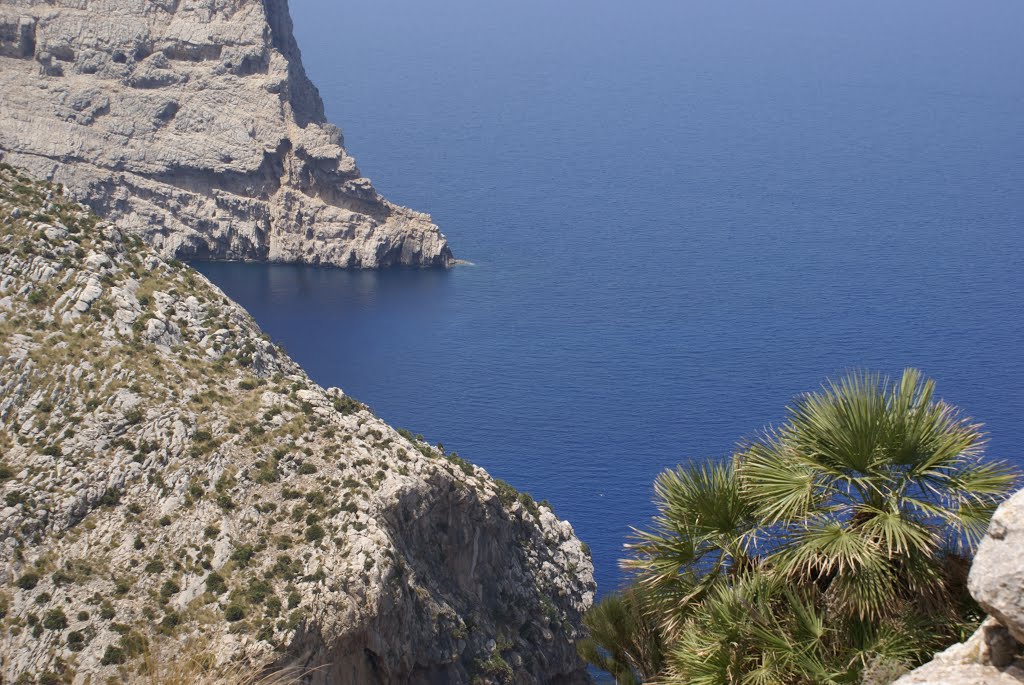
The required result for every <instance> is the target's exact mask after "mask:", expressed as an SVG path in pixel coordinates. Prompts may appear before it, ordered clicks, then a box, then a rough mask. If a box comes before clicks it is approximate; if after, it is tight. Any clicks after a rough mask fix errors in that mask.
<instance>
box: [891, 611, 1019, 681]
mask: <svg viewBox="0 0 1024 685" xmlns="http://www.w3.org/2000/svg"><path fill="white" fill-rule="evenodd" d="M1019 651H1020V645H1018V644H1017V643H1016V642H1015V641H1014V640H1013V638H1012V637H1010V635H1009V634H1008V633H1007V632H1006V629H1005V628H1003V627H1002V626H1000V625H999V623H998V622H997V621H996V620H995V619H993V618H988V619H986V620H985V622H984V623H983V624H982V626H981V627H980V628H979V629H978V630H977V631H976V632H975V633H974V635H972V636H971V637H970V638H969V639H968V640H967V642H963V643H960V644H956V645H953V646H952V647H950V648H949V649H947V650H945V651H944V652H940V653H939V654H936V655H935V658H934V659H932V660H931V661H930V662H928V663H927V664H925V665H924V666H921V667H920V668H918V669H916V670H914V671H912V672H910V673H908V674H907V675H905V676H903V677H902V678H900V679H899V680H897V681H896V683H895V685H1020V683H1022V682H1024V669H1022V668H1021V667H1020V665H1019V664H1018V663H1016V661H1015V660H1016V659H1017V658H1018V656H1019Z"/></svg>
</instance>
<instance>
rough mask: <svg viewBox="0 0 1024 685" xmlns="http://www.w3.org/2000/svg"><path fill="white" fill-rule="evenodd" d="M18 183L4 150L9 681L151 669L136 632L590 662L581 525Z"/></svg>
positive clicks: (253, 659) (189, 279)
mask: <svg viewBox="0 0 1024 685" xmlns="http://www.w3.org/2000/svg"><path fill="white" fill-rule="evenodd" d="M25 187H29V186H27V181H26V180H17V179H14V178H13V175H12V173H11V171H10V170H9V169H5V168H0V306H2V307H3V308H4V312H5V314H6V315H7V318H5V319H3V320H0V467H2V468H0V609H2V613H0V615H2V616H4V619H3V621H4V624H3V626H4V630H0V682H2V683H13V682H20V681H19V680H18V679H19V678H21V677H22V676H23V675H25V674H27V677H28V681H27V682H31V683H36V682H40V681H39V680H38V677H39V676H40V675H41V674H43V673H45V672H46V671H54V672H57V671H59V670H60V668H61V664H63V665H64V668H67V669H71V670H73V672H74V676H73V678H72V680H73V682H74V683H75V684H76V685H82V684H83V683H86V682H90V683H93V684H95V683H106V682H108V679H109V678H112V677H114V676H116V675H117V674H118V673H119V672H120V673H122V674H123V676H124V677H125V681H124V682H148V681H147V680H145V679H143V680H142V681H140V680H139V676H138V675H137V674H138V668H139V666H140V662H141V660H142V658H143V657H142V656H141V655H136V656H129V655H126V654H123V652H124V650H125V649H126V647H125V640H126V639H128V638H130V637H131V636H133V635H136V634H138V635H140V636H142V637H145V638H146V639H147V640H149V643H150V651H151V653H153V654H156V655H157V656H159V655H161V654H162V655H164V658H172V659H173V658H177V654H178V652H179V651H180V650H181V649H183V648H185V647H187V646H189V645H191V647H192V648H195V649H201V650H202V651H204V652H206V653H207V654H208V655H209V656H210V657H211V658H213V659H214V660H215V661H216V662H218V663H226V662H229V661H232V660H236V659H237V660H243V661H247V662H249V663H252V664H254V665H257V664H267V663H270V664H273V665H279V666H285V665H298V666H301V667H308V668H313V669H317V670H314V671H313V672H312V675H311V682H312V683H315V684H318V685H328V684H330V685H349V684H351V685H357V684H358V685H362V684H363V683H370V684H377V685H389V684H392V683H394V684H398V683H403V684H405V683H408V684H412V685H419V684H423V685H426V684H428V683H431V684H432V683H453V684H466V685H468V684H469V683H474V685H486V684H488V683H494V684H497V683H516V684H522V685H527V684H534V683H536V684H540V683H550V684H551V685H570V684H572V683H581V682H588V678H587V676H586V673H585V671H584V670H583V669H582V664H581V662H580V660H579V658H578V657H577V655H576V651H575V641H576V639H577V637H578V636H579V634H580V633H579V631H580V623H581V617H582V613H583V612H584V611H585V610H586V609H587V608H588V607H589V606H590V604H591V602H592V600H593V595H594V589H595V588H594V580H593V565H592V563H591V560H590V556H589V553H588V552H587V551H586V549H585V547H584V545H583V544H582V543H581V542H580V541H579V540H578V539H577V538H576V536H575V534H574V532H573V529H572V526H570V525H569V524H568V523H566V522H563V521H560V520H559V519H558V518H557V517H556V516H555V515H554V514H553V513H552V512H551V511H550V510H549V509H548V508H547V507H544V506H538V505H536V504H534V503H533V501H532V500H530V499H528V498H526V497H517V494H516V493H515V492H514V491H511V490H510V489H508V488H507V486H506V487H500V485H499V484H498V483H496V482H495V481H494V480H493V479H491V477H490V476H489V475H488V474H487V473H486V472H485V471H484V470H483V469H481V468H479V467H475V466H473V465H471V464H469V463H466V462H462V461H461V460H458V459H456V458H453V457H450V456H448V457H446V456H445V455H443V454H441V453H439V452H438V451H437V450H436V449H434V448H431V447H429V446H428V445H426V444H424V443H422V442H415V441H410V440H408V439H406V437H403V435H401V434H399V433H398V432H396V431H395V430H394V429H393V428H391V427H390V426H388V425H387V424H385V423H384V422H383V421H381V420H380V419H379V418H377V417H375V416H374V415H373V414H372V413H370V412H369V411H368V410H367V409H366V407H364V406H362V405H360V404H358V403H356V402H354V400H352V399H351V398H349V397H346V396H345V394H344V393H343V392H342V391H341V390H339V389H337V388H330V389H327V390H325V389H323V388H321V387H319V386H318V385H316V384H315V383H313V382H312V381H311V380H310V379H309V377H308V376H307V375H306V374H305V373H304V372H303V370H302V369H301V368H300V367H299V366H298V365H297V364H295V362H293V361H292V360H291V359H289V358H288V357H287V355H285V354H284V353H283V351H281V350H280V349H279V348H278V347H277V346H275V345H274V344H273V343H272V342H270V341H269V340H268V339H267V338H266V336H265V335H264V334H262V332H261V331H260V330H259V328H258V327H257V326H256V324H255V323H254V322H253V321H252V319H251V318H250V317H249V316H248V314H246V312H245V311H244V310H243V309H241V307H239V306H238V305H237V304H235V303H234V302H231V301H230V300H229V299H228V298H227V297H225V296H224V293H222V292H221V291H220V290H218V289H217V288H216V287H215V286H214V285H212V284H211V283H210V282H209V281H207V280H206V279H205V278H203V276H202V275H200V274H198V273H196V272H194V271H192V270H191V269H189V268H188V267H185V266H183V265H176V264H174V263H172V262H168V261H164V260H162V259H159V258H158V257H157V256H156V255H155V254H153V252H152V251H151V250H150V249H149V248H148V247H146V246H145V245H144V244H143V243H142V241H140V240H136V239H134V238H131V237H130V236H126V235H124V234H122V233H121V232H120V231H119V230H118V229H116V228H114V227H112V226H108V225H105V224H103V223H100V224H98V225H92V222H91V220H88V219H86V218H84V217H85V214H84V212H82V211H81V210H80V209H78V208H76V207H75V206H74V205H71V204H70V203H61V202H60V198H59V197H58V196H57V195H56V192H55V191H48V190H47V189H45V188H44V189H43V190H42V191H38V190H29V191H23V190H20V189H21V188H25ZM35 187H36V188H38V186H35ZM16 188H17V189H18V190H15V189H16ZM15 200H17V201H15ZM15 208H20V209H21V210H22V211H19V212H17V213H18V215H19V217H20V218H18V219H15V218H14V214H15V212H14V211H13V210H14V209H15ZM58 216H59V217H60V218H59V220H60V221H62V222H64V223H65V224H66V225H67V228H68V229H69V230H68V233H66V234H62V233H60V232H56V233H54V232H52V231H48V230H47V227H48V226H50V225H52V223H51V222H53V221H55V220H57V217H58ZM100 257H102V258H100ZM97 291H98V292H97ZM83 302H84V303H86V304H87V306H86V307H85V308H84V310H83V309H82V308H80V307H79V303H83ZM72 312H73V313H74V314H75V316H66V315H67V314H69V313H72ZM31 574H35V575H36V576H37V578H36V580H35V582H34V583H30V582H25V579H26V578H27V577H31ZM218 578H220V580H218ZM232 605H237V606H238V607H240V608H241V610H242V614H243V616H242V617H241V618H240V620H234V621H233V620H229V619H230V618H231V616H232V614H231V613H230V612H229V611H228V609H229V607H231V606H232ZM55 611H61V612H63V615H64V617H65V619H66V622H67V625H66V626H63V627H61V626H60V625H59V624H58V623H59V622H58V623H54V622H52V621H51V622H49V623H47V624H46V625H48V626H49V627H46V626H44V623H45V617H46V616H48V615H50V614H51V613H52V612H55ZM235 618H238V617H237V616H235ZM158 627H159V628H158ZM126 632H127V635H128V638H126V637H125V635H124V633H126ZM129 643H131V640H129ZM135 644H137V641H136V642H135ZM110 650H121V651H122V656H124V658H125V661H126V663H125V664H124V665H123V666H120V667H119V666H118V665H117V663H116V662H115V661H112V660H111V655H114V656H117V652H111V651H110ZM168 655H170V656H169V657H168ZM105 656H106V657H107V658H106V661H107V663H106V664H104V663H103V661H104V657H105ZM116 682H121V681H116Z"/></svg>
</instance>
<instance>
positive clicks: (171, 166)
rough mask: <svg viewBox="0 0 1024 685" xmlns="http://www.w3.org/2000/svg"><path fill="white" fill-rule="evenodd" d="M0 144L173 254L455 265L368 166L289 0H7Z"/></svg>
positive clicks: (2, 17)
mask: <svg viewBox="0 0 1024 685" xmlns="http://www.w3.org/2000/svg"><path fill="white" fill-rule="evenodd" d="M0 92H2V93H3V97H2V98H0V155H2V156H3V159H4V161H6V162H9V163H11V164H14V165H16V166H19V167H22V168H24V169H27V170H28V171H29V172H30V173H31V174H32V175H33V176H35V177H38V178H47V179H50V180H53V181H55V182H59V183H62V184H64V185H65V186H66V187H67V188H68V189H69V190H70V191H71V193H72V194H73V196H74V197H75V198H76V199H79V200H82V201H85V202H86V203H88V205H89V206H90V207H91V208H92V209H94V210H95V211H97V212H98V213H100V214H101V215H103V216H104V217H105V218H107V219H110V220H116V221H118V224H119V226H121V227H122V228H125V229H127V230H130V231H133V232H136V233H138V234H140V235H142V236H143V237H145V239H146V240H147V241H148V242H149V243H150V244H151V245H153V246H154V247H155V248H157V250H159V251H160V252H161V253H162V254H163V255H165V256H175V257H196V258H212V259H246V260H273V261H285V262H303V263H309V264H330V265H336V266H341V267H351V268H379V267H387V266H393V265H412V266H439V267H447V266H449V265H450V264H451V263H452V261H453V260H452V254H451V251H450V250H449V248H448V244H447V241H446V239H445V237H444V235H442V234H441V232H440V231H439V230H438V228H437V226H435V225H434V224H433V223H432V222H431V219H430V217H429V216H428V215H426V214H421V213H419V212H415V211H412V210H409V209H406V208H404V207H398V206H396V205H394V204H392V203H390V202H388V201H387V200H385V199H384V198H383V197H381V196H380V195H379V194H378V193H377V191H376V190H375V189H374V187H373V185H372V184H371V183H370V181H369V180H368V179H366V178H363V177H362V176H361V175H360V172H359V170H358V168H357V167H356V164H355V160H353V158H352V157H350V156H349V155H348V154H347V153H346V152H345V149H344V141H343V139H342V135H341V132H340V131H339V130H338V129H337V128H336V127H335V126H332V125H331V124H328V123H327V122H326V120H325V118H324V109H323V103H322V102H321V100H320V96H319V93H318V92H317V90H316V88H315V87H314V86H313V84H312V83H311V82H310V80H309V79H308V78H307V76H306V73H305V71H304V69H303V66H302V61H301V57H300V54H299V49H298V46H297V45H296V42H295V38H294V36H293V34H292V24H291V19H290V16H289V13H288V4H287V1H286V0H262V1H261V0H158V1H152V0H53V1H46V2H42V1H36V0H0Z"/></svg>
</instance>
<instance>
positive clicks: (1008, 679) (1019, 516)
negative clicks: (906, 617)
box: [896, 490, 1024, 685]
mask: <svg viewBox="0 0 1024 685" xmlns="http://www.w3.org/2000/svg"><path fill="white" fill-rule="evenodd" d="M968 588H969V589H970V592H971V595H972V596H973V597H974V599H976V600H977V601H978V604H980V605H981V607H982V608H983V609H985V611H986V612H988V614H989V617H988V618H987V619H985V622H984V623H983V624H982V626H981V628H979V629H978V631H977V632H976V633H975V634H974V635H973V636H972V637H971V638H970V639H969V640H968V641H967V642H965V643H963V644H957V645H953V646H952V647H950V648H949V649H947V650H946V651H944V652H942V653H941V654H937V655H936V657H935V659H934V660H932V661H931V662H929V663H927V664H925V665H924V666H922V667H921V668H918V669H917V670H915V671H913V672H911V673H910V674H908V675H906V676H904V677H903V678H900V679H899V680H897V681H896V683H897V685H982V684H991V685H1019V684H1020V683H1024V658H1022V657H1024V648H1022V643H1024V490H1021V491H1018V492H1017V493H1016V494H1014V495H1013V496H1012V497H1010V499H1008V500H1007V501H1005V502H1003V504H1002V505H1000V507H999V508H998V509H997V510H996V512H995V514H994V515H993V516H992V521H991V523H989V527H988V532H987V533H986V535H985V537H984V538H983V539H982V541H981V544H979V546H978V551H977V554H976V555H975V557H974V563H973V564H972V565H971V574H970V577H969V579H968Z"/></svg>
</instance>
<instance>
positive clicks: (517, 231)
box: [196, 0, 1024, 593]
mask: <svg viewBox="0 0 1024 685" xmlns="http://www.w3.org/2000/svg"><path fill="white" fill-rule="evenodd" d="M291 9H292V14H293V18H294V23H295V31H296V35H297V38H298V41H299V45H300V46H301V49H302V54H303V58H304V62H305V65H306V69H307V71H308V73H309V75H310V77H311V78H312V79H313V81H314V82H315V83H316V84H317V85H318V86H319V88H320V92H321V94H322V96H323V99H324V101H325V104H326V108H327V112H328V117H329V119H330V120H331V121H332V122H335V123H337V124H338V125H339V126H341V127H342V129H343V131H344V133H345V137H346V146H347V149H348V150H349V151H350V153H352V154H353V155H354V156H355V157H356V159H357V161H358V163H359V165H360V169H361V170H362V172H363V173H364V174H365V175H366V176H368V177H369V178H371V179H372V180H373V181H374V183H375V185H376V187H377V188H378V189H379V190H380V191H381V193H382V194H384V195H385V196H386V197H388V198H389V199H391V200H393V201H395V202H397V203H400V204H403V205H407V206H409V207H413V208H415V209H417V210H420V211H425V212H429V213H431V214H432V215H433V218H434V220H435V222H436V223H437V224H438V225H439V226H440V227H441V229H442V230H443V231H444V233H445V234H446V235H447V237H448V239H449V241H450V244H451V247H452V250H453V251H454V253H455V255H456V256H457V257H459V258H461V259H463V260H466V261H468V262H471V263H472V264H471V265H464V266H459V267H457V268H454V269H452V270H451V271H447V272H445V271H440V270H415V269H397V270H389V271H383V272H346V271H341V270H336V269H329V268H314V267H306V266H294V265H270V264H237V263H203V264H197V265H196V266H197V267H198V268H199V269H200V270H201V271H202V272H203V273H205V274H206V275H207V276H209V277H210V278H211V279H212V280H213V281H214V282H215V283H217V284H218V285H219V286H220V287H221V288H223V289H224V290H225V291H226V292H227V293H228V294H229V295H230V296H231V297H233V298H235V299H236V300H238V301H239V302H240V303H241V304H243V305H244V306H245V307H247V308H248V309H249V311H250V312H251V313H252V314H253V316H254V317H255V318H256V320H257V321H258V322H259V324H260V325H261V326H262V327H263V328H264V329H265V330H266V331H267V332H268V333H269V334H270V335H271V336H272V337H273V338H274V339H275V340H276V341H277V342H279V343H281V344H282V345H283V346H284V348H285V349H286V350H287V351H288V352H289V353H290V354H291V355H292V356H293V357H294V358H295V359H296V360H297V361H299V362H300V363H301V364H302V365H303V366H305V368H306V369H307V370H308V371H309V373H310V374H311V376H312V377H313V378H314V379H315V380H316V381H317V382H319V383H320V384H322V385H324V386H332V385H334V386H339V387H341V388H342V389H344V390H345V392H347V393H348V394H350V395H353V396H354V397H356V398H358V399H360V400H362V401H364V402H365V403H367V404H368V405H369V406H370V407H372V409H373V410H374V412H376V413H377V414H378V415H379V416H381V417H383V418H384V419H386V420H387V421H388V422H390V423H391V424H392V425H394V426H396V427H403V428H408V429H409V430H411V431H412V432H413V433H420V434H422V435H424V436H425V437H426V438H427V439H429V440H430V441H431V442H432V443H438V442H440V443H443V445H444V447H445V448H446V449H447V450H449V451H451V450H454V451H456V452H458V454H459V455H461V456H463V457H465V458H467V459H469V460H471V461H473V462H475V463H477V464H479V465H481V466H483V467H484V468H486V469H487V471H488V472H489V473H491V474H492V475H493V476H495V477H497V478H502V479H505V480H507V481H508V482H510V483H512V484H513V485H514V486H515V487H517V488H519V489H522V490H525V491H528V492H529V493H531V494H532V495H533V497H534V498H536V499H537V500H547V501H548V502H550V503H551V505H552V506H553V508H554V510H555V512H556V513H557V514H558V515H559V516H561V517H563V518H565V519H567V520H569V521H570V522H571V523H572V524H573V526H574V527H575V530H576V532H577V534H578V535H579V536H580V538H582V539H583V540H584V541H585V542H587V543H588V544H589V546H590V548H591V550H592V552H593V558H594V564H595V568H596V578H597V581H598V586H599V593H605V592H609V591H611V590H614V589H615V588H616V587H619V586H620V585H621V584H622V583H623V582H625V581H626V580H627V576H626V575H625V574H624V573H623V571H621V570H620V567H619V560H620V559H621V558H622V557H623V556H624V554H625V550H624V548H623V545H624V544H626V543H628V542H629V541H630V539H631V535H632V534H633V533H632V531H633V529H634V528H643V527H645V526H647V525H649V523H650V520H651V517H652V515H653V514H654V513H655V511H654V506H653V504H652V494H653V491H652V482H653V480H654V478H655V477H656V476H657V475H658V474H659V473H660V472H661V471H663V470H664V469H668V468H673V467H674V466H676V465H678V464H684V463H687V462H689V461H690V460H694V459H705V458H722V457H725V456H727V455H729V454H730V453H731V452H732V451H733V450H734V449H735V447H736V445H737V443H738V442H740V441H742V440H744V439H746V438H750V437H753V436H756V435H757V434H758V433H759V432H760V431H762V430H764V429H765V428H766V427H768V426H771V425H773V424H777V423H778V422H780V421H782V420H784V419H785V416H786V407H787V405H789V404H790V403H791V402H792V401H793V398H794V397H796V396H797V395H798V394H799V393H801V392H805V391H809V390H814V389H816V388H819V387H820V386H821V384H822V383H823V382H824V381H825V380H826V379H829V378H836V377H838V376H840V375H842V374H843V373H844V372H846V371H848V370H852V369H871V370H877V371H881V372H884V373H888V374H899V373H900V371H901V370H902V369H904V368H906V367H916V368H920V369H921V370H923V371H924V372H925V373H926V374H927V375H929V376H931V377H932V378H934V379H935V380H936V382H937V388H938V393H939V394H940V395H941V396H942V397H943V398H944V399H946V400H947V401H949V402H952V403H953V404H955V405H957V406H958V407H960V408H961V409H962V410H963V411H964V412H965V413H967V414H969V415H970V416H972V417H974V418H976V419H977V420H979V421H981V422H984V424H985V426H986V429H987V431H988V433H989V444H988V453H989V454H990V456H991V457H993V458H1001V459H1005V460H1009V461H1011V462H1013V463H1015V464H1017V465H1019V466H1022V467H1024V308H1022V291H1024V239H1022V233H1024V39H1022V38H1021V35H1022V34H1021V29H1022V28H1024V4H1022V3H1020V1H1019V0H983V1H978V2H963V1H962V0H959V1H953V0H900V1H899V2H893V1H892V0H884V1H883V0H863V1H859V2H821V1H820V0H772V1H770V2H768V1H766V0H729V1H727V2H723V1H722V0H634V1H633V2H612V1H610V0H586V1H585V2H584V1H582V0H516V1H515V2H502V1H499V0H493V1H492V0H435V1H434V2H429V3H427V2H422V1H421V0H374V1H373V2H352V1H349V0H345V1H339V0H292V2H291Z"/></svg>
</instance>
